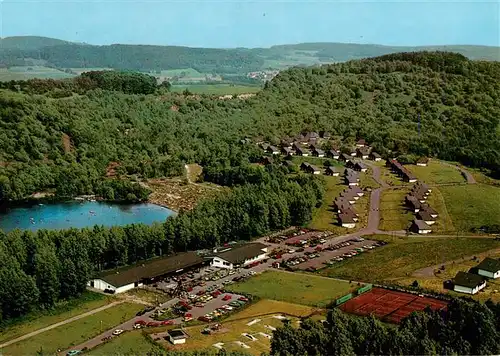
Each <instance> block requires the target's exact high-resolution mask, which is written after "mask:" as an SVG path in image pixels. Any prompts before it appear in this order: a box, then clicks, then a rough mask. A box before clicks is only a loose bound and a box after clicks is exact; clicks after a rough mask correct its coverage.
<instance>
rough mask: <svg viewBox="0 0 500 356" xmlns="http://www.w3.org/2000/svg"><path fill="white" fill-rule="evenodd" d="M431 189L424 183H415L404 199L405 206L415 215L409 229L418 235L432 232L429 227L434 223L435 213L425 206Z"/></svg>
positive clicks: (427, 205)
mask: <svg viewBox="0 0 500 356" xmlns="http://www.w3.org/2000/svg"><path fill="white" fill-rule="evenodd" d="M431 192H432V189H431V188H430V187H429V186H428V185H427V184H425V183H417V184H415V185H414V186H413V188H412V189H411V190H410V192H409V193H408V195H406V197H405V203H406V205H407V206H408V207H409V208H410V209H411V211H412V212H413V213H415V214H416V216H415V219H414V220H413V223H412V226H411V227H410V229H411V230H412V231H414V232H416V233H418V234H429V233H431V232H432V228H431V225H433V224H435V223H436V218H437V216H438V214H437V212H436V211H435V210H434V209H432V208H431V207H430V206H429V204H427V198H428V197H429V195H430V194H431Z"/></svg>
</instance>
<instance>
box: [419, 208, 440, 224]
mask: <svg viewBox="0 0 500 356" xmlns="http://www.w3.org/2000/svg"><path fill="white" fill-rule="evenodd" d="M417 219H418V220H422V221H424V222H425V223H426V224H427V225H432V224H435V223H436V219H435V218H433V217H432V216H431V214H429V212H427V211H425V210H420V211H419V212H418V213H417Z"/></svg>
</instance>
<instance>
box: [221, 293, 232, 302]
mask: <svg viewBox="0 0 500 356" xmlns="http://www.w3.org/2000/svg"><path fill="white" fill-rule="evenodd" d="M231 298H232V297H231V296H230V295H229V294H226V295H225V296H224V297H223V298H222V300H223V301H227V300H231Z"/></svg>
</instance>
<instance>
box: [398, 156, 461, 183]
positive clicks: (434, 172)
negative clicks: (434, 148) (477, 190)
mask: <svg viewBox="0 0 500 356" xmlns="http://www.w3.org/2000/svg"><path fill="white" fill-rule="evenodd" d="M406 167H407V168H408V169H409V170H410V171H411V172H413V174H415V176H416V177H417V178H418V179H419V180H420V181H424V182H426V183H428V184H442V183H465V182H466V179H465V178H464V177H463V176H462V173H461V172H460V171H459V170H458V169H457V168H454V167H450V166H448V165H445V164H443V163H441V162H439V161H436V160H431V161H429V164H428V165H427V167H420V166H417V165H408V166H406Z"/></svg>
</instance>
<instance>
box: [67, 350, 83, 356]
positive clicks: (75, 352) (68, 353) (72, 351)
mask: <svg viewBox="0 0 500 356" xmlns="http://www.w3.org/2000/svg"><path fill="white" fill-rule="evenodd" d="M80 353H82V350H70V351H68V352H67V353H66V356H74V355H78V354H80Z"/></svg>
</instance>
